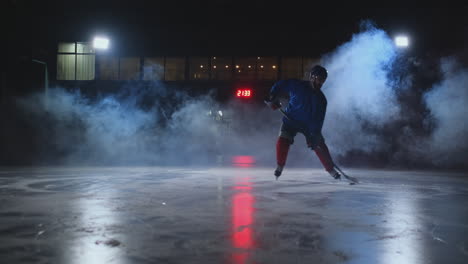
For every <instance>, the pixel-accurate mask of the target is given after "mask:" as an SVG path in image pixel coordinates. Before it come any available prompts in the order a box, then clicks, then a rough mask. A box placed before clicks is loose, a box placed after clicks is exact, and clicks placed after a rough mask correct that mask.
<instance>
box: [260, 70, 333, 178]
mask: <svg viewBox="0 0 468 264" xmlns="http://www.w3.org/2000/svg"><path fill="white" fill-rule="evenodd" d="M327 77H328V72H327V70H326V69H325V68H324V67H322V66H320V65H315V66H314V67H312V68H311V69H310V71H309V72H308V79H309V80H308V81H305V80H298V79H288V80H281V81H278V82H276V83H275V84H274V85H273V87H272V88H271V90H270V94H269V97H268V98H267V99H266V100H265V102H266V103H267V104H268V106H270V108H272V109H273V110H276V109H278V108H281V103H280V101H279V98H280V97H281V96H282V95H284V94H288V95H289V104H288V107H287V108H286V110H285V111H284V115H285V116H284V117H283V123H282V125H281V129H280V135H279V137H278V140H277V142H276V160H277V165H278V167H277V168H276V170H275V172H274V174H275V176H276V178H277V179H278V177H279V176H280V175H281V173H282V171H283V168H284V166H285V164H286V159H287V156H288V151H289V147H290V145H291V144H293V142H294V137H295V136H296V135H297V133H302V134H303V135H304V136H305V138H306V142H307V146H308V147H309V148H311V149H312V150H314V151H315V153H316V154H317V156H318V158H319V159H320V162H321V163H322V164H323V166H324V167H325V170H326V171H327V172H328V173H329V174H330V175H331V176H332V177H333V178H335V179H340V178H341V173H340V171H338V170H337V169H336V168H335V166H334V162H333V160H332V158H331V156H330V153H329V151H328V147H327V145H326V144H325V140H324V138H323V136H322V126H323V121H324V119H325V113H326V109H327V99H326V98H325V95H324V94H323V93H322V91H321V88H322V85H323V84H324V83H325V81H326V80H327Z"/></svg>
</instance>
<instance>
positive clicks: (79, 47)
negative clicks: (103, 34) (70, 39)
mask: <svg viewBox="0 0 468 264" xmlns="http://www.w3.org/2000/svg"><path fill="white" fill-rule="evenodd" d="M76 53H94V50H93V46H92V45H91V43H88V42H78V43H76Z"/></svg>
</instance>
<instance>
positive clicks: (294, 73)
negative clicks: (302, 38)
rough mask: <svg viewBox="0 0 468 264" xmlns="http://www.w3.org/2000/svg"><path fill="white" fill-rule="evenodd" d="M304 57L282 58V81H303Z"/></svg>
mask: <svg viewBox="0 0 468 264" xmlns="http://www.w3.org/2000/svg"><path fill="white" fill-rule="evenodd" d="M302 77H303V71H302V57H283V58H281V79H292V78H294V79H302Z"/></svg>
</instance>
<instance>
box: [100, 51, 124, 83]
mask: <svg viewBox="0 0 468 264" xmlns="http://www.w3.org/2000/svg"><path fill="white" fill-rule="evenodd" d="M97 61H98V65H99V79H101V80H118V79H119V58H117V57H115V56H98V57H97Z"/></svg>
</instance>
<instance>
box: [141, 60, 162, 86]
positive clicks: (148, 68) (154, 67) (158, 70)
mask: <svg viewBox="0 0 468 264" xmlns="http://www.w3.org/2000/svg"><path fill="white" fill-rule="evenodd" d="M162 79H164V58H163V57H153V58H145V59H144V63H143V80H147V81H155V80H162Z"/></svg>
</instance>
